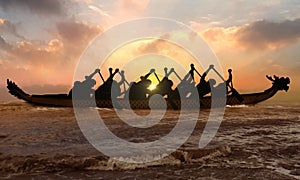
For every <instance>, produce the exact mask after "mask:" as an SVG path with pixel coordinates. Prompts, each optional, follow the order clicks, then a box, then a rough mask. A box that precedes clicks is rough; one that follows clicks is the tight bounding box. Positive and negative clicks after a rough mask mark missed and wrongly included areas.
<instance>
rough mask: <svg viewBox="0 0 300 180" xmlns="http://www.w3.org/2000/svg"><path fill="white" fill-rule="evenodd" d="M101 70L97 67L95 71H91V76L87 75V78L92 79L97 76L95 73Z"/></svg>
mask: <svg viewBox="0 0 300 180" xmlns="http://www.w3.org/2000/svg"><path fill="white" fill-rule="evenodd" d="M99 72H100V69H98V68H97V69H95V71H94V72H93V73H91V74H90V75H89V76H86V77H85V78H86V79H92V78H93V77H94V76H95V74H97V73H99Z"/></svg>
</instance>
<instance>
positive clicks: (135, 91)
mask: <svg viewBox="0 0 300 180" xmlns="http://www.w3.org/2000/svg"><path fill="white" fill-rule="evenodd" d="M154 71H155V70H154V69H151V70H150V72H149V73H148V74H146V75H145V76H141V77H140V79H141V80H140V81H139V82H134V83H132V85H131V86H130V89H129V99H130V100H144V99H147V94H149V93H150V90H149V89H148V87H149V86H150V85H151V81H150V80H149V79H148V77H149V76H150V74H152V73H153V72H154Z"/></svg>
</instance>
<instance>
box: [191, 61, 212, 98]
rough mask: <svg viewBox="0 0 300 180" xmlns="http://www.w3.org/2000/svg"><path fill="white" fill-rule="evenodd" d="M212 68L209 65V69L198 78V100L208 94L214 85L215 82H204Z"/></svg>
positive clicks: (210, 80)
mask: <svg viewBox="0 0 300 180" xmlns="http://www.w3.org/2000/svg"><path fill="white" fill-rule="evenodd" d="M213 68H214V65H210V66H209V68H208V69H207V70H206V71H205V72H204V73H203V74H202V76H201V78H200V82H199V84H198V85H197V86H196V87H197V90H198V95H199V98H201V97H203V96H205V95H206V94H209V93H210V92H211V89H212V87H214V85H215V84H216V80H214V79H209V80H208V81H206V80H205V78H206V76H207V74H208V72H209V71H210V70H211V69H213Z"/></svg>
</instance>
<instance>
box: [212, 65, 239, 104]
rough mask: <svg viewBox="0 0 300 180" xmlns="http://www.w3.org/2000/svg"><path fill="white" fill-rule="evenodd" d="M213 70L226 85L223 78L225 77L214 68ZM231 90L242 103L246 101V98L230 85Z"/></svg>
mask: <svg viewBox="0 0 300 180" xmlns="http://www.w3.org/2000/svg"><path fill="white" fill-rule="evenodd" d="M212 69H213V70H214V71H215V72H216V73H217V75H218V76H219V77H220V78H221V79H222V80H223V81H224V82H225V83H226V80H225V79H224V78H223V76H221V74H220V73H219V72H218V71H217V70H216V69H215V68H214V67H212ZM228 86H229V87H230V89H231V92H232V95H233V96H235V97H236V98H237V99H238V100H239V101H240V102H243V101H244V98H243V96H242V95H240V93H239V92H238V91H237V90H236V89H234V88H233V87H232V86H230V85H228Z"/></svg>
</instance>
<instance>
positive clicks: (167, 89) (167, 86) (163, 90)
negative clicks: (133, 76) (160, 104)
mask: <svg viewBox="0 0 300 180" xmlns="http://www.w3.org/2000/svg"><path fill="white" fill-rule="evenodd" d="M164 71H165V77H164V78H163V79H162V80H161V81H159V84H158V85H157V86H156V88H155V89H154V90H152V92H151V94H150V96H151V95H154V94H160V95H161V96H165V95H167V96H168V97H169V95H170V94H171V93H172V92H173V89H172V86H173V84H174V83H173V81H171V80H170V79H169V76H170V74H171V73H172V72H174V68H171V69H170V71H169V72H168V68H166V67H165V68H164Z"/></svg>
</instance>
